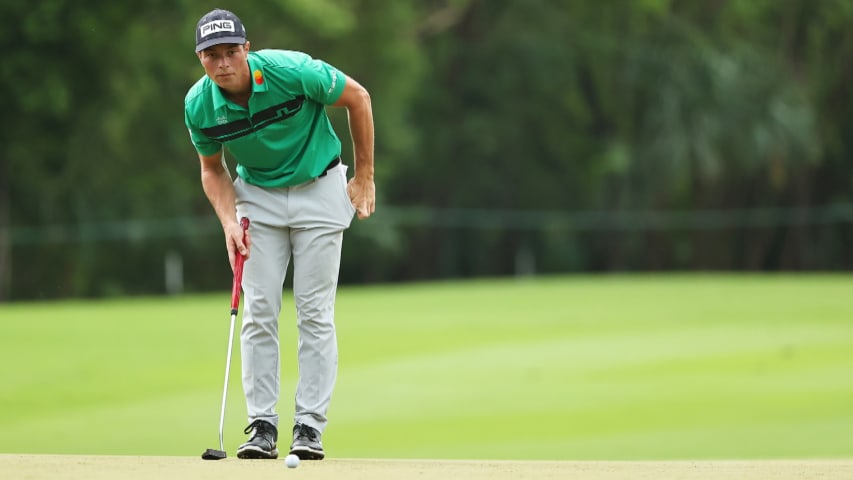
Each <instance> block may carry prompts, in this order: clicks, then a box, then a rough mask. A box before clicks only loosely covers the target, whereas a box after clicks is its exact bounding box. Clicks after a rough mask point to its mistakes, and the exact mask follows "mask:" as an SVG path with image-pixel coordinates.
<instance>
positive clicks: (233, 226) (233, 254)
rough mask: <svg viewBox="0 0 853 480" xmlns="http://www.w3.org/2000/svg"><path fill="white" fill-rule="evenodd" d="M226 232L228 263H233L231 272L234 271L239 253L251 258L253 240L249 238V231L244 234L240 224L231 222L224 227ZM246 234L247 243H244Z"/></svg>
mask: <svg viewBox="0 0 853 480" xmlns="http://www.w3.org/2000/svg"><path fill="white" fill-rule="evenodd" d="M223 231H224V232H225V247H226V248H227V249H228V261H229V262H230V263H231V270H232V271H233V270H234V262H235V260H236V259H237V253H238V252H239V253H240V254H241V255H243V256H244V257H246V258H247V259H248V258H249V250H250V249H251V247H252V240H251V237H250V236H249V231H248V230H246V231H245V232H243V228H242V227H241V226H240V224H239V223H237V222H236V221H235V222H231V223H229V224H228V225H226V226H224V227H223ZM244 234H245V237H246V241H245V242H244V241H243V236H244Z"/></svg>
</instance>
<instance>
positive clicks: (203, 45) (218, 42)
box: [195, 37, 246, 53]
mask: <svg viewBox="0 0 853 480" xmlns="http://www.w3.org/2000/svg"><path fill="white" fill-rule="evenodd" d="M223 43H234V44H237V45H245V44H246V37H218V38H211V39H210V40H205V41H203V42H201V43H199V44H198V45H196V46H195V53H198V52H200V51H202V50H204V49H205V48H208V47H212V46H214V45H221V44H223Z"/></svg>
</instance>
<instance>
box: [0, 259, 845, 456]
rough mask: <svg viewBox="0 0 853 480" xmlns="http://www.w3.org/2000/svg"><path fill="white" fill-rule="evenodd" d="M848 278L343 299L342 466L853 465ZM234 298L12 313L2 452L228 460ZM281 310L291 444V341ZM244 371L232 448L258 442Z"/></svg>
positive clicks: (3, 352) (6, 326)
mask: <svg viewBox="0 0 853 480" xmlns="http://www.w3.org/2000/svg"><path fill="white" fill-rule="evenodd" d="M851 288H853V279H851V278H850V277H849V276H845V275H835V276H832V275H799V276H772V275H739V276H730V275H644V276H637V275H619V276H584V277H575V276H570V277H543V278H540V279H537V280H526V281H515V280H478V281H467V282H445V283H423V284H412V285H400V286H381V287H380V286H366V287H354V286H349V287H343V288H342V289H341V291H340V294H339V302H338V309H337V310H338V318H337V323H338V334H339V340H340V355H341V356H340V371H339V376H338V386H337V389H336V391H335V395H334V398H333V402H332V408H331V410H330V417H331V421H330V424H329V429H328V430H327V432H326V434H325V435H324V445H325V447H326V449H327V450H328V452H329V455H331V456H333V457H335V458H347V457H361V458H476V459H485V458H490V459H558V460H561V459H562V460H568V459H607V460H622V459H741V458H743V459H770V458H849V457H850V452H851V451H853V413H851V410H850V404H851V401H853V380H852V379H851V376H850V375H849V372H850V371H851V368H853V353H851V352H853V325H851V323H850V318H853V304H851V302H850V301H849V295H848V294H849V292H850V290H851ZM228 310H229V297H228V293H227V292H225V291H223V292H220V293H216V294H207V295H198V296H188V297H184V298H180V299H177V298H138V299H124V300H100V301H80V300H76V301H58V302H40V303H29V302H16V303H11V304H4V305H0V317H2V318H3V319H4V320H5V319H9V320H10V321H4V322H0V378H2V379H3V386H2V390H0V452H6V453H79V454H130V455H181V456H196V455H200V454H201V453H202V451H203V450H204V449H205V448H218V422H219V406H220V399H221V392H222V372H223V370H224V362H225V358H224V356H225V351H224V350H225V346H226V339H227V332H228V322H229V320H228V316H229V315H228V314H229V311H228ZM293 316H294V315H293V313H292V300H291V299H290V298H285V312H284V314H283V315H282V328H281V336H282V349H283V357H282V369H283V373H282V395H281V401H280V403H279V413H280V415H281V425H282V431H283V433H282V440H281V446H283V447H286V446H287V434H286V431H287V429H288V428H289V426H290V419H291V416H292V414H293V403H292V402H293V400H292V399H293V388H294V384H295V378H296V368H295V357H296V354H295V344H296V343H295V342H296V339H295V326H294V324H293V320H292V318H293ZM238 351H239V349H238V348H237V347H236V345H235V356H234V359H235V363H234V365H232V367H233V370H232V378H231V383H230V387H231V388H230V390H229V403H228V410H227V414H226V432H225V444H226V449H227V450H228V452H230V453H231V454H233V452H234V451H235V449H236V447H237V445H239V444H240V443H241V442H242V441H243V440H244V438H245V437H244V436H243V435H242V433H241V432H242V429H243V428H244V427H245V424H246V416H245V415H246V413H245V412H246V410H245V404H244V403H243V396H242V394H241V387H240V374H239V372H240V356H239V353H237V352H238Z"/></svg>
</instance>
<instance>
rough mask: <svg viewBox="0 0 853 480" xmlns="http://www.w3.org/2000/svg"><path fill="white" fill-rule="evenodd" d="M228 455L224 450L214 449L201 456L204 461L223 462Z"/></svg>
mask: <svg viewBox="0 0 853 480" xmlns="http://www.w3.org/2000/svg"><path fill="white" fill-rule="evenodd" d="M226 456H227V455H225V452H224V451H223V450H215V449H212V448H208V449H207V450H205V451H204V453H202V454H201V458H202V460H222V459H223V458H225V457H226Z"/></svg>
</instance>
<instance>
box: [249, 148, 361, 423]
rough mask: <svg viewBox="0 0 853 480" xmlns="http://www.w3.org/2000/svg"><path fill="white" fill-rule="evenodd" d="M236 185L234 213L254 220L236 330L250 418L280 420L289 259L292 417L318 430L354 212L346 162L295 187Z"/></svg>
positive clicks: (333, 367) (334, 356)
mask: <svg viewBox="0 0 853 480" xmlns="http://www.w3.org/2000/svg"><path fill="white" fill-rule="evenodd" d="M234 188H235V191H236V194H237V216H238V218H239V217H243V216H245V217H248V218H249V220H250V222H251V224H250V227H249V235H250V238H251V242H252V243H251V245H252V246H251V251H250V254H249V259H248V260H247V261H246V264H245V267H244V270H243V301H244V306H243V327H242V330H241V332H240V349H241V354H242V366H243V391H244V393H245V396H246V407H247V411H248V416H249V423H251V422H253V421H255V420H258V419H260V420H265V421H268V422H270V423H272V424H273V425H278V414H277V413H276V405H277V403H278V397H279V390H280V388H279V387H280V381H281V363H280V360H279V358H280V350H279V334H278V317H279V313H280V312H281V304H282V288H283V284H284V277H285V273H286V272H287V266H288V262H289V260H290V258H291V256H292V257H293V298H294V302H295V304H296V317H297V327H298V330H299V344H298V362H299V382H298V384H297V387H296V409H295V415H294V421H295V422H297V423H304V424H306V425H309V426H311V427H314V428H316V429H317V430H319V431H320V432H322V431H323V430H324V429H325V427H326V424H327V421H328V420H327V417H326V413H327V411H328V408H329V402H330V400H331V396H332V390H333V389H334V385H335V377H336V375H337V366H338V346H337V339H336V337H335V323H334V316H335V292H336V290H337V284H338V271H339V270H340V261H341V243H342V241H343V232H344V230H346V229H347V228H348V227H349V225H350V222H352V218H353V215H354V214H355V208H354V207H353V205H352V202H351V201H350V199H349V195H347V192H346V166H344V165H343V164H341V165H339V166H337V167H335V168H333V169H331V170H329V171H328V172H327V174H326V175H325V176H323V177H320V178H317V179H315V180H312V181H310V182H307V183H304V184H302V185H297V186H295V187H288V188H272V189H268V188H261V187H256V186H254V185H250V184H248V183H246V182H244V181H243V180H242V179H241V178H238V179H237V180H236V181H235V182H234Z"/></svg>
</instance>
